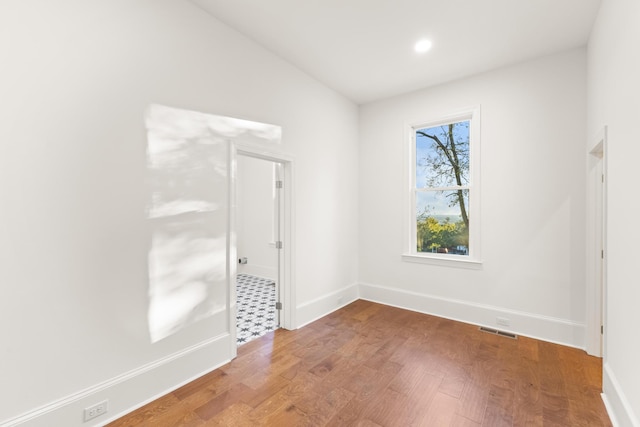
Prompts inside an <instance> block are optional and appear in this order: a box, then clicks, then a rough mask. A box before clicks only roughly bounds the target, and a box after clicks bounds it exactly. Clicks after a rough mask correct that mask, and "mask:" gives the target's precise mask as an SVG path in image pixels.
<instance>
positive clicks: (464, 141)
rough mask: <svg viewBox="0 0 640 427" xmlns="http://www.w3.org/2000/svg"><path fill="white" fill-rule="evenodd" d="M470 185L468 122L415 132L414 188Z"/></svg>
mask: <svg viewBox="0 0 640 427" xmlns="http://www.w3.org/2000/svg"><path fill="white" fill-rule="evenodd" d="M467 184H469V121H468V120H467V121H463V122H457V123H450V124H446V125H442V126H434V127H430V128H423V129H418V130H416V187H417V188H427V187H451V186H456V185H467Z"/></svg>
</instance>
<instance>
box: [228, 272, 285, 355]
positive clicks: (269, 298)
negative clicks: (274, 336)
mask: <svg viewBox="0 0 640 427" xmlns="http://www.w3.org/2000/svg"><path fill="white" fill-rule="evenodd" d="M236 297H237V308H238V312H237V315H236V324H237V327H238V329H237V331H238V335H237V340H238V345H242V344H244V343H247V342H249V341H251V340H252V339H255V338H258V337H261V336H263V335H264V334H266V333H267V332H270V331H273V330H275V329H277V328H278V316H277V313H276V284H275V282H274V281H273V280H270V279H263V278H261V277H256V276H250V275H248V274H238V276H237V280H236Z"/></svg>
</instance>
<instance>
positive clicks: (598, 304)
mask: <svg viewBox="0 0 640 427" xmlns="http://www.w3.org/2000/svg"><path fill="white" fill-rule="evenodd" d="M587 157H588V158H587V233H586V236H587V245H586V247H587V254H586V255H587V258H586V260H587V272H586V273H587V274H586V279H587V294H586V302H587V307H586V315H587V319H586V320H587V324H586V336H585V341H586V346H585V347H586V350H587V353H588V354H591V355H593V356H598V357H604V356H605V354H606V348H607V346H606V340H607V333H606V332H607V310H606V307H607V304H606V302H607V127H606V126H604V127H603V128H602V129H600V131H599V132H598V133H597V135H596V136H595V138H594V140H593V143H592V144H591V146H590V149H589V155H588V156H587Z"/></svg>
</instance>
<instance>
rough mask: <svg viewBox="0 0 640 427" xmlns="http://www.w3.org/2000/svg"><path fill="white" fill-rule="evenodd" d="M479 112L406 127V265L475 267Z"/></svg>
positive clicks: (477, 234) (476, 252) (477, 247)
mask: <svg viewBox="0 0 640 427" xmlns="http://www.w3.org/2000/svg"><path fill="white" fill-rule="evenodd" d="M478 129H479V109H474V110H467V111H465V112H462V113H459V114H455V115H451V116H447V117H445V118H441V119H439V120H434V121H429V122H422V123H420V124H417V125H411V126H410V127H409V133H410V138H408V139H409V148H410V149H409V150H408V151H409V153H410V156H409V157H410V160H409V168H408V169H409V174H410V181H411V186H410V195H409V197H408V199H409V200H410V201H409V202H408V203H407V205H408V206H409V208H408V209H409V211H410V212H409V214H408V215H407V216H408V218H409V224H410V226H409V227H407V234H408V236H409V237H408V238H406V241H407V248H406V249H407V251H406V253H405V254H404V258H405V260H407V261H419V262H433V261H435V262H436V263H448V262H456V261H457V262H460V263H463V264H468V263H474V262H475V263H477V262H479V255H480V254H479V241H478V240H479V230H478V224H479V218H478V216H479V198H480V196H479V185H478V181H479V179H478V178H479V177H478V171H479V164H478V160H479V154H478V153H479V146H480V141H479V137H478V136H479V131H478Z"/></svg>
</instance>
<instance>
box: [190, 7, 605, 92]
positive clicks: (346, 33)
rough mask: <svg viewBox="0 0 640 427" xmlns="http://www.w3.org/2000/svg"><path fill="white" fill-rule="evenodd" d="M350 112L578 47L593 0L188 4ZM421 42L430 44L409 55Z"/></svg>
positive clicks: (593, 12) (589, 21)
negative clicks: (349, 103) (332, 94)
mask: <svg viewBox="0 0 640 427" xmlns="http://www.w3.org/2000/svg"><path fill="white" fill-rule="evenodd" d="M192 1H193V2H194V3H196V4H198V5H199V6H200V7H202V8H203V9H205V10H206V11H208V12H209V13H210V14H211V15H213V16H214V17H216V18H217V19H219V20H220V21H222V22H224V23H226V24H227V25H229V26H231V27H233V28H235V29H236V30H238V31H239V32H241V33H243V34H245V35H246V36H248V37H249V38H251V39H253V40H255V41H256V42H257V43H259V44H261V45H262V46H264V47H265V48H267V49H268V50H270V51H272V52H273V53H275V54H276V55H278V56H280V57H281V58H283V59H285V60H287V61H288V62H290V63H292V64H294V65H295V66H297V67H298V68H300V69H301V70H303V71H305V72H306V73H307V74H309V75H311V76H313V77H314V78H316V79H317V80H319V81H320V82H322V83H324V84H325V85H327V86H329V87H331V88H333V89H334V90H336V91H338V92H340V93H342V94H343V95H345V96H346V97H347V98H349V99H351V100H353V101H354V102H356V103H358V104H363V103H367V102H371V101H375V100H378V99H382V98H387V97H391V96H394V95H399V94H402V93H407V92H411V91H414V90H418V89H422V88H425V87H428V86H433V85H436V84H440V83H444V82H446V81H450V80H454V79H458V78H461V77H466V76H469V75H473V74H477V73H481V72H483V71H487V70H491V69H495V68H498V67H502V66H505V65H509V64H514V63H518V62H522V61H526V60H529V59H532V58H536V57H540V56H543V55H549V54H553V53H556V52H560V51H563V50H567V49H572V48H576V47H580V46H584V45H585V44H586V42H587V39H588V37H589V32H590V30H591V26H592V24H593V22H594V20H595V16H596V14H597V11H598V7H599V5H600V0H482V1H480V0H232V1H231V0H192ZM421 38H428V39H430V40H431V41H432V42H433V47H432V49H431V50H430V51H428V52H427V53H424V54H417V53H416V52H415V51H414V50H413V45H414V44H415V43H416V42H417V41H418V40H419V39H421Z"/></svg>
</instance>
